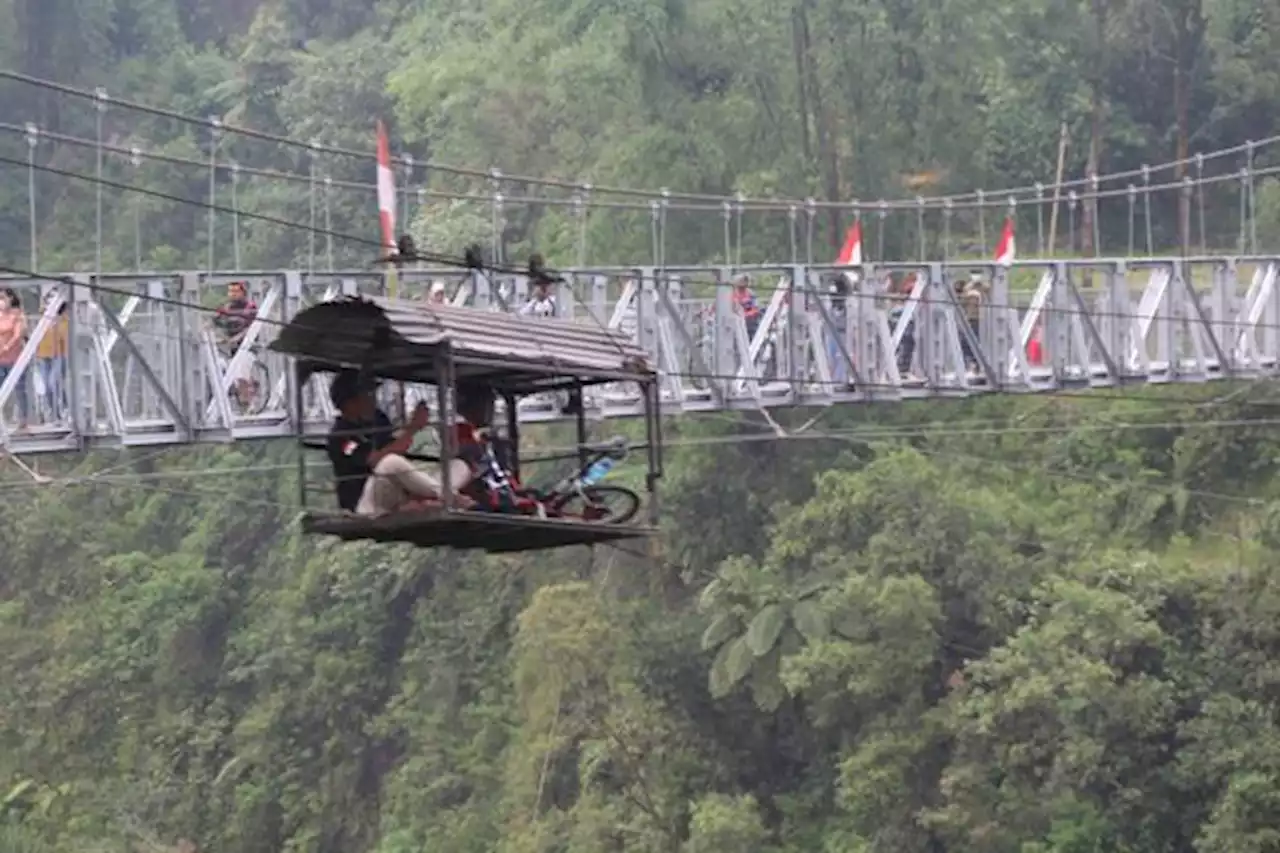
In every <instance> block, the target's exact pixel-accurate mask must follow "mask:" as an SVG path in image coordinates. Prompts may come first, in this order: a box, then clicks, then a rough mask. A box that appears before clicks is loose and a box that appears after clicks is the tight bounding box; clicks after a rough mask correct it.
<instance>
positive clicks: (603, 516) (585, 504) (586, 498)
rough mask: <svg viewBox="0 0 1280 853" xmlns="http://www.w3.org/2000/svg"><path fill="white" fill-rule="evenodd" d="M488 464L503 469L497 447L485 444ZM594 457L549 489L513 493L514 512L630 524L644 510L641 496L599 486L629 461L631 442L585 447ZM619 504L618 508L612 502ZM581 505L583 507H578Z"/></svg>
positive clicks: (522, 490) (624, 489)
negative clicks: (620, 465)
mask: <svg viewBox="0 0 1280 853" xmlns="http://www.w3.org/2000/svg"><path fill="white" fill-rule="evenodd" d="M484 449H485V456H486V461H487V463H488V464H489V465H490V466H492V467H493V468H494V469H495V470H498V469H500V466H499V465H498V463H497V457H496V456H495V454H494V451H493V445H492V444H491V443H489V442H487V441H486V442H485V443H484ZM584 449H585V450H588V451H589V452H590V454H591V455H589V456H588V457H587V459H586V460H584V461H583V462H582V463H581V464H580V465H579V466H578V469H577V470H576V471H575V472H574V473H573V474H570V475H569V476H567V477H565V478H564V479H562V480H560V481H559V482H557V483H556V484H555V485H554V486H552V487H551V488H549V489H538V488H531V487H524V488H521V489H519V490H514V491H513V497H514V501H513V507H512V509H513V510H514V511H515V512H516V513H518V514H522V515H537V516H539V517H542V518H576V519H580V520H582V521H588V522H591V523H594V524H626V523H627V522H628V521H630V520H631V519H632V518H634V517H635V515H636V513H638V512H639V511H640V496H639V495H637V494H636V493H635V492H633V491H632V490H631V489H628V488H626V487H624V486H601V485H597V483H599V482H600V481H601V480H603V479H604V478H605V477H606V476H607V475H608V474H609V472H610V471H611V470H613V469H614V468H615V467H617V465H618V464H619V463H620V462H622V461H623V460H625V459H626V458H627V440H626V439H625V438H623V437H621V436H619V437H617V438H615V439H613V440H612V441H610V442H609V443H608V444H604V445H596V446H588V447H584ZM614 501H616V502H617V503H618V507H617V508H616V509H614V508H612V507H611V506H610V503H612V502H614ZM579 503H580V504H581V506H580V507H579V505H578V504H579Z"/></svg>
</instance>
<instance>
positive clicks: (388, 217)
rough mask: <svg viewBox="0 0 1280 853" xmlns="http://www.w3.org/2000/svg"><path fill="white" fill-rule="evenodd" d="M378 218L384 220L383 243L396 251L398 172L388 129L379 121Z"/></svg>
mask: <svg viewBox="0 0 1280 853" xmlns="http://www.w3.org/2000/svg"><path fill="white" fill-rule="evenodd" d="M378 218H379V219H380V220H381V221H382V243H383V245H384V246H386V248H387V251H388V252H390V253H392V254H395V251H396V174H395V172H393V171H392V170H391V144H390V143H389V142H387V129H386V127H385V126H384V125H383V124H382V122H381V120H379V122H378Z"/></svg>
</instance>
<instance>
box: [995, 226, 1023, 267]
mask: <svg viewBox="0 0 1280 853" xmlns="http://www.w3.org/2000/svg"><path fill="white" fill-rule="evenodd" d="M1017 255H1018V247H1017V241H1016V240H1014V237H1013V217H1012V216H1009V217H1006V218H1005V220H1004V231H1002V232H1000V242H999V243H997V244H996V263H997V264H999V265H1000V266H1002V267H1007V266H1009V265H1010V264H1012V263H1013V261H1014V258H1016V257H1017Z"/></svg>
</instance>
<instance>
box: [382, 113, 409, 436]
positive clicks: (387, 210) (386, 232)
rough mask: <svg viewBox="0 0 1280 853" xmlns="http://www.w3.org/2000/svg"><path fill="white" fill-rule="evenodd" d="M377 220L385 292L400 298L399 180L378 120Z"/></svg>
mask: <svg viewBox="0 0 1280 853" xmlns="http://www.w3.org/2000/svg"><path fill="white" fill-rule="evenodd" d="M377 134H378V140H377V144H378V182H377V183H378V220H379V225H380V226H381V228H382V243H383V245H384V247H385V248H386V251H387V253H388V255H389V256H390V258H391V263H389V264H387V266H386V272H385V273H384V274H385V276H386V279H385V281H386V292H387V296H388V297H390V298H391V299H399V298H400V264H401V263H402V260H401V259H400V258H399V257H398V255H399V252H398V251H397V249H396V177H395V172H393V171H392V169H391V143H390V141H389V140H388V139H387V128H386V125H384V124H383V123H382V120H381V119H379V120H378V124H377ZM398 386H399V392H398V394H397V395H396V396H397V405H398V408H399V411H398V412H397V416H398V419H399V420H400V421H402V422H403V421H407V420H408V419H409V412H408V407H407V406H406V404H405V387H404V383H403V382H400V383H398Z"/></svg>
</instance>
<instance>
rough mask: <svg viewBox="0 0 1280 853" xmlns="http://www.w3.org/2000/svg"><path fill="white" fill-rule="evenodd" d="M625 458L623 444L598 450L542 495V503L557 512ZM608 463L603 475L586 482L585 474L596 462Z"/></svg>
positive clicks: (606, 474)
mask: <svg viewBox="0 0 1280 853" xmlns="http://www.w3.org/2000/svg"><path fill="white" fill-rule="evenodd" d="M626 458H627V447H626V445H625V444H615V445H614V446H613V447H609V448H604V449H598V450H596V451H595V452H594V453H592V454H591V455H590V456H588V457H587V458H586V459H585V460H584V461H583V462H582V464H580V465H579V466H578V470H577V471H576V472H574V473H573V474H571V475H569V476H568V477H565V478H564V479H563V480H561V481H560V482H558V483H556V485H555V486H553V487H552V488H551V489H550V490H549V491H548V492H547V493H546V494H544V495H543V503H545V504H547V506H548V508H549V509H552V510H558V509H560V508H561V507H562V506H564V505H565V504H566V503H568V502H569V500H570V499H572V498H574V497H576V496H578V495H580V494H582V493H583V492H584V491H585V490H586V489H589V488H591V486H593V485H595V483H596V482H599V481H600V480H603V479H604V478H605V477H607V476H608V474H609V471H611V470H612V469H613V468H615V467H617V465H618V464H619V463H620V462H622V461H623V460H624V459H626ZM605 461H607V462H608V463H609V465H608V468H607V469H606V470H605V473H604V474H603V475H601V476H600V477H599V478H598V479H597V480H595V481H593V482H590V483H589V482H587V472H588V471H589V470H591V468H592V467H593V466H594V465H595V464H596V463H597V462H605Z"/></svg>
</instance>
